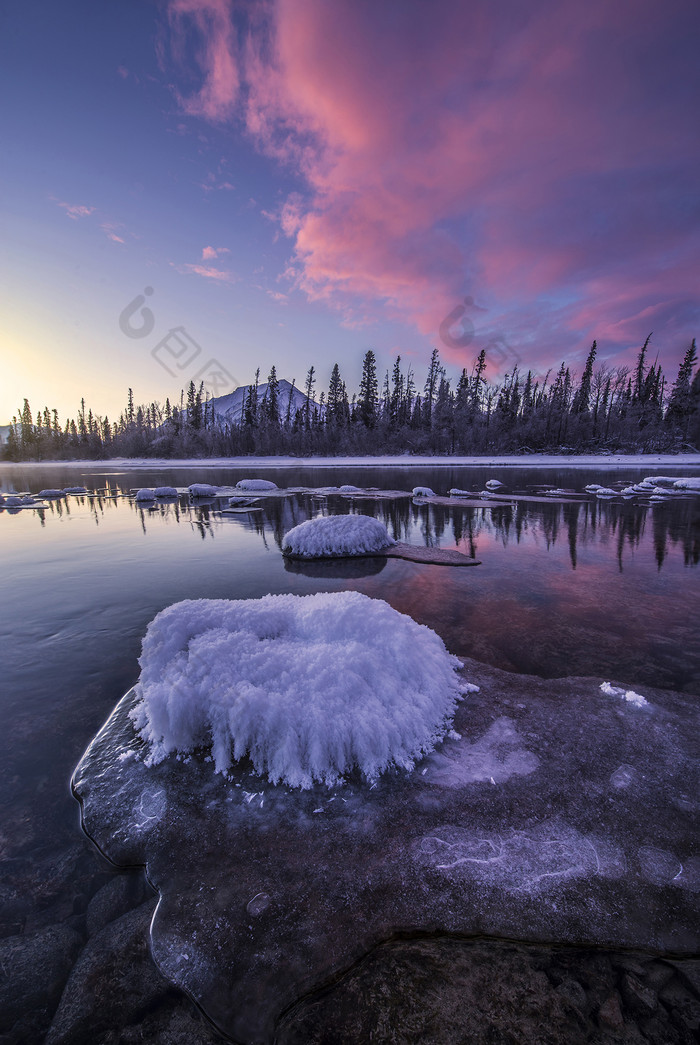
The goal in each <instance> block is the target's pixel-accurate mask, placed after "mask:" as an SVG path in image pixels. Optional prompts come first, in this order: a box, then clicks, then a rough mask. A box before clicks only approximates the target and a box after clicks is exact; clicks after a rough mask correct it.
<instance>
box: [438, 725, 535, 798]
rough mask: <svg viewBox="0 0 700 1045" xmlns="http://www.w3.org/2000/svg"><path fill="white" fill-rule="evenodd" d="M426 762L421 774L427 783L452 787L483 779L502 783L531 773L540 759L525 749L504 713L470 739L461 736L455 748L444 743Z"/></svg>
mask: <svg viewBox="0 0 700 1045" xmlns="http://www.w3.org/2000/svg"><path fill="white" fill-rule="evenodd" d="M459 739H462V738H461V737H460V738H459ZM427 763H428V764H427V769H426V772H425V774H424V775H425V776H426V779H427V780H428V781H429V782H430V783H433V784H438V785H439V786H440V787H455V788H456V787H464V786H466V785H467V784H472V783H475V782H477V781H482V782H483V781H486V780H488V781H489V782H490V783H492V784H503V783H505V782H506V780H509V779H510V778H511V777H513V776H527V775H528V774H530V773H534V771H535V770H536V769H537V768H538V766H539V764H540V760H539V758H538V757H537V755H535V754H534V753H533V752H532V751H528V750H527V748H526V747H525V744H524V742H523V740H522V738H521V737H520V735H519V734H518V732H517V730H516V728H515V724H514V723H513V721H512V720H511V719H509V718H505V717H504V718H499V719H496V721H495V722H493V723H492V724H491V726H490V727H489V729H488V731H487V732H486V733H485V734H484V735H483V736H482V737H480V738H479V739H478V740H475V741H474V742H473V743H469V741H468V740H463V742H462V743H461V744H460V745H459V748H453V746H452V745H451V744H450V743H449V742H448V743H445V744H444V745H443V747H442V749H441V750H440V751H434V752H433V753H432V754H431V755H430V756H429V757H428V759H427Z"/></svg>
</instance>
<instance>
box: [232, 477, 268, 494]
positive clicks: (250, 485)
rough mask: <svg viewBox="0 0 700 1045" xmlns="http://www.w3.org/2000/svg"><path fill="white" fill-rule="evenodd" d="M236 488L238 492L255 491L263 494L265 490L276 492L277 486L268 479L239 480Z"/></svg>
mask: <svg viewBox="0 0 700 1045" xmlns="http://www.w3.org/2000/svg"><path fill="white" fill-rule="evenodd" d="M236 488H237V489H238V490H257V491H258V492H259V493H263V492H264V491H265V490H277V489H278V486H277V483H273V482H271V481H270V480H269V479H239V480H238V482H237V483H236Z"/></svg>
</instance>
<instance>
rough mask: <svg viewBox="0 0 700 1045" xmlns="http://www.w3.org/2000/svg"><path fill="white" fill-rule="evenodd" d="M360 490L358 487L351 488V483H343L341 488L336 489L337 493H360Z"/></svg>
mask: <svg viewBox="0 0 700 1045" xmlns="http://www.w3.org/2000/svg"><path fill="white" fill-rule="evenodd" d="M360 492H361V488H360V487H359V486H353V485H352V484H351V483H343V485H342V486H339V487H338V493H360Z"/></svg>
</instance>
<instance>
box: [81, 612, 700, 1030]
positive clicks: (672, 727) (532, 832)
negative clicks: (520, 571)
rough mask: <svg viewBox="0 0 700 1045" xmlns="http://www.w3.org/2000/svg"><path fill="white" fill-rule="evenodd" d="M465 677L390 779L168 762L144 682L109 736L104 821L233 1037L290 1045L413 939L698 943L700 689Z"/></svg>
mask: <svg viewBox="0 0 700 1045" xmlns="http://www.w3.org/2000/svg"><path fill="white" fill-rule="evenodd" d="M302 601H303V600H302ZM271 623H272V622H269V624H271ZM368 629H369V630H370V631H371V630H372V621H371V620H369V621H368ZM271 634H272V633H271V630H270V629H268V631H267V632H266V635H267V636H268V637H267V638H263V639H259V640H258V643H259V645H260V646H262V647H265V648H267V646H268V645H269V644H270V638H271ZM171 638H172V631H171V629H168V631H167V633H166V634H165V635H164V641H169V640H170V639H171ZM180 641H182V642H185V641H186V634H181V635H180ZM274 641H275V640H274V639H272V642H274ZM186 656H187V655H186V654H184V653H183V663H184V662H185V657H186ZM190 656H191V654H190ZM263 656H264V652H263ZM392 656H393V652H392ZM209 664H210V660H209V659H208V658H206V660H205V665H204V666H202V668H201V672H202V673H201V677H200V678H201V683H202V684H204V681H205V674H206V671H207V670H208V665H209ZM193 667H194V665H193ZM333 669H334V663H333V656H332V654H331V655H328V653H324V658H323V661H322V664H321V666H319V664H318V662H317V661H315V660H314V661H313V662H312V663H310V664H309V675H308V679H309V682H308V685H309V686H310V687H311V688H312V690H313V688H314V687H315V685H316V683H317V682H320V672H321V671H322V670H324V671H326V672H327V673H328V675H329V676H331V683H332V684H334V685H336V684H337V685H340V683H341V679H342V670H343V669H342V667H341V668H340V669H339V670H338V671H336V672H334V670H333ZM464 674H465V675H468V677H469V679H470V681H472V682H475V683H477V684H478V685H479V686H480V692H478V693H473V694H472V695H471V696H470V697H469V698H468V699H467V700H463V701H461V702H460V703H459V704H458V705H457V708H456V713H455V718H454V724H453V730H454V733H453V734H452V736H451V737H450V738H448V739H446V741H445V742H444V743H443V744H442V745H440V746H439V747H438V748H437V749H436V750H435V752H433V753H432V754H431V755H429V756H427V758H426V759H424V760H423V761H422V762H420V763H419V764H418V765H417V766H416V767H415V769H413V770H412V771H410V772H404V771H400V772H394V773H385V774H383V775H382V776H380V777H379V778H378V779H377V781H376V783H375V782H372V783H370V782H363V781H362V780H361V779H360V777H359V774H358V775H356V776H353V777H352V778H351V779H350V781H348V782H347V783H346V784H345V785H344V786H343V787H340V788H337V789H331V790H329V789H328V788H327V787H325V786H324V785H321V784H318V785H316V786H314V787H313V788H311V789H310V790H296V789H295V790H290V789H289V788H288V787H286V786H284V785H282V784H279V785H276V786H275V785H272V784H270V783H269V781H268V780H267V779H266V778H265V777H264V776H260V775H258V774H256V773H255V772H254V771H253V767H252V766H251V764H250V762H248V761H247V760H243V761H242V762H238V763H235V765H233V766H232V767H231V769H230V772H229V774H228V776H227V777H226V778H224V777H223V776H221V775H219V774H215V773H213V772H212V769H213V766H212V764H211V762H208V761H206V759H205V758H204V757H202V756H201V755H200V754H198V753H194V754H193V755H192V756H191V757H190V756H188V755H185V756H183V757H182V760H178V759H177V758H175V757H171V758H167V759H165V760H164V761H163V762H161V763H159V764H157V765H148V764H147V761H146V759H145V757H144V756H145V755H146V754H147V752H148V748H147V746H146V745H145V744H144V743H143V741H142V740H141V739H140V738H139V737H138V736H137V735H136V733H135V731H134V724H133V721H132V719H131V718H130V712H131V711H132V710H133V708H134V704H135V703H136V702H137V701H138V699H139V697H138V694H137V693H136V692H134V691H131V692H130V693H129V694H127V696H126V697H125V698H124V699H123V700H122V701H121V702H120V704H119V705H118V707H117V708H116V710H115V712H114V713H113V715H112V716H111V718H110V721H109V722H108V723H107V724H106V726H105V727H104V728H103V729H102V730H100V732H99V733H98V735H97V736H96V737H95V739H94V741H93V742H92V744H91V745H90V747H89V749H88V751H87V752H86V754H85V755H84V757H83V759H82V760H81V763H80V765H79V767H78V769H77V770H76V773H75V775H74V778H73V787H74V791H75V794H76V795H77V796H78V798H79V799H80V802H81V804H82V812H83V823H84V826H85V829H86V830H87V832H88V834H89V835H90V837H92V838H93V839H94V840H95V842H96V843H97V844H98V845H99V846H100V848H101V850H102V851H103V852H104V853H106V854H107V856H109V857H110V858H111V859H112V860H113V861H115V862H116V863H118V864H120V865H134V864H144V865H145V866H146V872H147V875H148V879H149V881H150V882H151V883H152V884H153V885H154V886H155V887H156V888H157V890H158V892H159V894H160V902H159V904H158V908H157V911H156V913H155V916H154V919H153V924H152V928H151V947H152V953H153V957H154V959H155V962H156V963H157V965H158V967H159V969H160V970H161V972H162V973H163V974H164V975H165V976H166V977H167V978H168V979H170V980H171V981H172V982H174V983H175V984H177V985H178V986H179V987H180V988H182V989H184V990H186V991H187V992H188V993H189V994H190V995H192V996H193V997H194V999H195V1000H196V1001H197V1002H198V1004H199V1005H200V1006H202V1008H203V1009H204V1011H205V1012H206V1013H207V1015H208V1016H209V1017H210V1018H211V1019H212V1020H213V1021H214V1022H215V1023H216V1024H217V1025H218V1026H219V1027H221V1028H222V1029H223V1030H224V1031H225V1032H226V1033H227V1034H228V1035H229V1037H231V1038H233V1039H234V1040H236V1041H241V1042H246V1043H253V1042H254V1043H256V1045H259V1043H269V1042H272V1041H273V1040H279V1039H277V1038H276V1030H277V1029H278V1026H279V1024H278V1022H277V1021H278V1019H279V1015H280V1013H282V1012H284V1011H289V1010H290V1008H291V1007H292V1006H293V1005H294V1003H295V1002H297V1001H298V999H299V998H300V996H301V995H304V996H307V997H309V996H310V997H311V998H313V991H314V988H315V987H317V986H322V985H324V984H328V983H329V982H330V981H331V980H332V979H333V978H334V976H336V975H337V974H338V973H339V972H340V971H342V970H344V969H347V968H348V966H349V965H351V964H352V963H353V962H355V961H356V960H357V958H358V957H360V956H361V955H363V954H367V952H369V951H371V950H372V949H373V948H374V947H376V946H377V945H378V944H379V943H381V941H385V940H387V939H391V938H392V937H393V936H395V934H396V933H397V931H398V932H403V933H409V934H410V933H412V934H415V935H425V934H426V933H428V934H431V935H432V934H435V933H441V934H448V935H449V934H453V935H454V934H457V935H459V936H462V937H469V936H473V935H487V936H492V937H493V936H496V937H501V938H505V939H518V940H529V941H542V940H547V941H549V942H552V943H558V944H563V945H575V946H580V945H581V944H582V943H583V944H587V945H592V946H596V945H597V946H600V945H601V944H602V945H603V946H610V945H611V944H613V943H614V944H615V945H617V946H618V947H620V948H628V949H633V950H634V949H642V950H652V951H654V952H656V953H658V954H667V955H670V956H671V957H672V958H674V959H675V958H676V957H677V956H678V955H679V954H686V955H693V954H696V953H697V950H698V947H700V856H698V852H697V827H696V824H697V816H698V814H699V813H700V787H699V786H698V735H699V733H698V708H697V700H696V698H695V697H693V696H692V695H691V694H679V693H672V692H670V691H668V690H651V689H649V688H648V687H644V693H645V699H648V701H649V703H648V706H646V707H643V708H641V709H640V708H638V707H635V706H634V704H633V703H632V702H631V701H627V700H623V699H617V698H613V699H611V697H610V696H609V695H608V694H606V693H604V692H602V691H601V689H600V684H601V682H602V680H601V679H591V678H588V679H586V678H570V679H552V680H542V679H537V678H533V677H531V676H522V675H511V674H509V673H508V672H503V671H498V670H497V669H494V668H489V667H488V666H486V665H483V664H478V663H476V662H470V663H469V664H468V665H467V667H466V668H465V672H464ZM333 675H335V678H333V677H332V676H333ZM197 684H199V683H197ZM348 689H349V690H350V691H352V690H353V681H352V680H349V682H348ZM625 692H627V691H626V690H625ZM304 699H305V691H304V690H302V692H301V694H300V695H299V697H298V700H299V702H303V700H304ZM347 706H348V708H351V706H352V696H351V693H350V695H349V696H348V705H347ZM408 713H409V714H410V712H408ZM351 717H352V716H351ZM341 725H342V723H341ZM383 736H384V734H383V732H381V733H380V734H379V735H378V737H377V742H378V743H381V742H382V739H383ZM124 960H125V961H126V960H128V959H126V958H125V959H124ZM117 972H118V967H117V969H115V974H116V973H117ZM295 1040H297V1039H295ZM299 1040H306V1039H302V1038H299ZM455 1040H456V1039H455ZM562 1040H564V1039H562Z"/></svg>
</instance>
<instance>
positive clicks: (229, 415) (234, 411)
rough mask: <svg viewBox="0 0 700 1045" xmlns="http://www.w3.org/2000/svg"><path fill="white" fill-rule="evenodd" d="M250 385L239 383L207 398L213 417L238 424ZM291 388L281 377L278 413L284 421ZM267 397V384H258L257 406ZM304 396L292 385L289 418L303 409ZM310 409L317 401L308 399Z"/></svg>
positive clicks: (316, 406)
mask: <svg viewBox="0 0 700 1045" xmlns="http://www.w3.org/2000/svg"><path fill="white" fill-rule="evenodd" d="M249 388H250V385H239V387H238V388H235V389H234V390H233V392H229V393H228V395H225V396H217V397H216V398H215V399H210V400H209V405H210V406H211V407H213V409H214V417H215V418H217V419H218V420H220V421H228V422H229V424H235V425H239V424H240V423H241V419H242V417H243V410H244V407H245V401H246V398H247V396H248V389H249ZM291 390H292V385H291V383H290V382H289V381H287V380H286V378H281V379H280V381H279V383H278V386H277V397H278V403H279V415H280V420H282V421H284V419H285V418H286V416H287V407H288V404H289V393H290V391H291ZM266 397H267V384H264V385H258V408H260V404H261V403H262V402H263V400H264V399H265V398H266ZM306 402H307V399H306V396H305V395H304V393H303V392H302V391H301V390H300V389H299V388H297V387H296V385H294V389H293V391H292V408H291V418H292V421H293V420H294V415H295V414H296V412H297V410H304V409H305V407H306ZM309 404H310V410H311V411H312V412H313V410H314V409H318V403H316V402H315V401H314V400H313V399H310V400H309Z"/></svg>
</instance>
